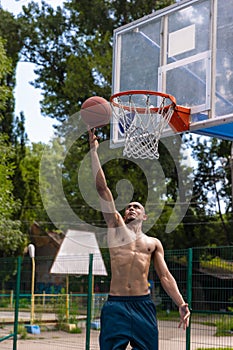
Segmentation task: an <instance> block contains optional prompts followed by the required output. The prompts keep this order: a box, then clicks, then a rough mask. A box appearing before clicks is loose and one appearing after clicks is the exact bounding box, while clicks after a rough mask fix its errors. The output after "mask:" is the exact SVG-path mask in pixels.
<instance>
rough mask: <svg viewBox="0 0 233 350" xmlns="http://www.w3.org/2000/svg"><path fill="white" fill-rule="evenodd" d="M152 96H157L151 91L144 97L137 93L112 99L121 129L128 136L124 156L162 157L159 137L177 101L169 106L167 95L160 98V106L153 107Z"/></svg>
mask: <svg viewBox="0 0 233 350" xmlns="http://www.w3.org/2000/svg"><path fill="white" fill-rule="evenodd" d="M126 96H127V100H126ZM153 98H155V96H154V95H153V96H151V95H150V94H148V95H146V96H145V95H144V96H143V98H141V99H139V98H138V95H135V96H134V95H132V94H130V95H124V96H123V97H122V96H117V97H116V100H115V101H114V100H113V101H112V107H113V116H114V117H115V118H116V119H117V121H118V127H119V132H120V133H121V134H122V135H123V136H124V138H125V145H124V151H123V155H124V156H127V157H129V158H130V157H133V158H141V159H145V158H147V159H158V158H159V152H158V144H159V140H160V137H161V134H162V132H163V130H164V129H165V127H166V126H167V124H168V123H169V122H170V120H171V117H172V114H173V111H174V104H173V103H171V101H170V104H168V105H167V104H166V102H167V101H166V100H167V97H159V106H158V107H154V104H153V103H152V99H153ZM156 98H158V96H156ZM135 99H136V102H135ZM142 101H143V104H144V105H143V104H142ZM153 102H154V101H153Z"/></svg>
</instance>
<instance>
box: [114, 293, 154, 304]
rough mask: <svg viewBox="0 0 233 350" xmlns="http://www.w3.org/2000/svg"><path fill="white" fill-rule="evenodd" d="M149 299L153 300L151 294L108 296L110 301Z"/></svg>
mask: <svg viewBox="0 0 233 350" xmlns="http://www.w3.org/2000/svg"><path fill="white" fill-rule="evenodd" d="M147 300H151V296H150V294H146V295H133V296H128V295H125V296H124V295H123V296H118V295H109V296H108V301H125V302H135V301H147Z"/></svg>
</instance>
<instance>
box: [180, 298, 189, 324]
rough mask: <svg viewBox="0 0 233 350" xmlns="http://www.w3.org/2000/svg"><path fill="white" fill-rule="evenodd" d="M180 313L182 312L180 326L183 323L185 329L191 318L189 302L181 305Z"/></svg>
mask: <svg viewBox="0 0 233 350" xmlns="http://www.w3.org/2000/svg"><path fill="white" fill-rule="evenodd" d="M179 313H180V323H179V328H180V327H181V326H182V325H183V329H184V330H185V329H186V328H187V327H188V326H189V318H190V311H189V307H188V304H186V303H185V304H182V305H180V306H179Z"/></svg>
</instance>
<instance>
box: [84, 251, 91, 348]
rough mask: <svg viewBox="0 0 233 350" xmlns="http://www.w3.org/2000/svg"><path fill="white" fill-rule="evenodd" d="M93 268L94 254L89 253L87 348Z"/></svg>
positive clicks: (87, 344) (89, 330)
mask: <svg viewBox="0 0 233 350" xmlns="http://www.w3.org/2000/svg"><path fill="white" fill-rule="evenodd" d="M92 268H93V254H90V255H89V273H88V298H87V322H86V350H89V349H90V332H91V304H92V283H93V279H92Z"/></svg>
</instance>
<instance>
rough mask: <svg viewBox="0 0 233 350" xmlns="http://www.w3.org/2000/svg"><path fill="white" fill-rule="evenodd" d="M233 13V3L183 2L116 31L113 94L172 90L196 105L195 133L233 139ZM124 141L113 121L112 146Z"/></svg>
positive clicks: (180, 100) (219, 0) (213, 0)
mask: <svg viewBox="0 0 233 350" xmlns="http://www.w3.org/2000/svg"><path fill="white" fill-rule="evenodd" d="M232 9H233V0H228V1H222V0H183V1H179V2H177V3H176V4H175V5H172V6H169V7H166V8H164V9H163V10H160V11H156V12H153V13H151V14H150V15H148V16H145V17H143V18H141V19H139V20H136V21H134V22H132V23H130V24H128V25H125V26H122V27H120V28H118V29H116V30H115V31H114V53H113V84H112V86H113V88H112V89H113V91H112V92H113V94H114V93H117V92H120V91H126V90H154V91H161V92H166V93H168V94H171V95H173V96H175V98H176V100H177V104H178V105H183V106H187V107H191V117H190V131H191V132H196V133H200V134H204V135H212V136H216V137H221V138H225V139H229V140H233V59H232V58H233V45H232V43H233V11H232ZM168 128H169V127H168ZM172 133H173V131H172V130H171V129H167V130H166V132H165V134H164V135H166V136H167V135H170V134H172ZM123 143H124V136H123V135H122V133H119V128H118V123H117V122H116V120H114V118H112V123H111V147H118V146H121V145H122V144H123Z"/></svg>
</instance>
